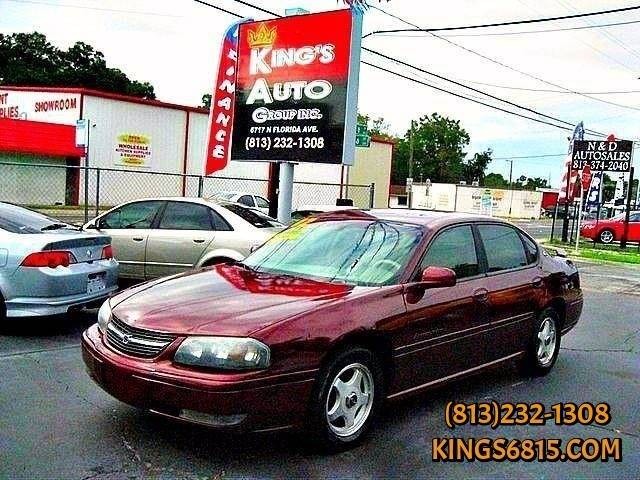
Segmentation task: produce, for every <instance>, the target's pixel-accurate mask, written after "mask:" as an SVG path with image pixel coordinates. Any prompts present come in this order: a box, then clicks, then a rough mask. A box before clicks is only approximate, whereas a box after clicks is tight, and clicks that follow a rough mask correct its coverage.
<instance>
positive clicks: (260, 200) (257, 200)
mask: <svg viewBox="0 0 640 480" xmlns="http://www.w3.org/2000/svg"><path fill="white" fill-rule="evenodd" d="M216 198H219V199H221V200H226V201H227V202H235V203H239V204H241V205H245V206H247V207H249V208H255V209H257V210H260V211H261V212H262V213H265V214H267V215H269V201H268V200H267V199H266V198H264V197H262V196H260V195H254V194H253V193H248V192H241V191H233V192H220V193H218V194H216Z"/></svg>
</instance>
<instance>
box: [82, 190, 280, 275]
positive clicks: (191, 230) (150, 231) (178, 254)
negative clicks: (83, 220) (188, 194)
mask: <svg viewBox="0 0 640 480" xmlns="http://www.w3.org/2000/svg"><path fill="white" fill-rule="evenodd" d="M83 228H84V229H85V230H92V229H97V230H99V231H100V232H104V233H106V234H107V235H109V236H110V237H111V238H112V242H113V251H114V255H115V257H116V258H117V259H118V262H119V264H120V277H122V278H127V279H134V280H145V279H151V278H156V277H162V276H166V275H173V274H176V273H181V272H185V271H187V270H190V269H192V268H197V267H203V266H209V265H213V264H216V263H222V262H227V261H230V260H242V259H244V258H245V257H246V256H247V255H248V254H249V253H251V250H252V249H254V248H256V247H259V246H260V245H262V244H263V243H264V242H266V241H267V240H268V239H269V238H271V237H272V236H273V235H274V234H276V233H277V232H279V231H280V230H282V229H283V228H284V225H282V224H281V223H279V222H278V221H277V220H274V219H273V218H271V217H268V216H267V215H265V214H264V213H262V212H260V211H256V210H253V209H250V208H247V207H246V206H244V205H240V204H238V203H232V202H226V201H213V200H206V199H202V198H184V197H170V198H167V197H164V198H163V197H158V198H145V199H140V200H135V201H132V202H129V203H125V204H122V205H119V206H117V207H115V208H112V209H111V210H109V211H108V212H106V213H104V214H102V215H100V216H98V217H97V218H95V219H93V220H91V221H90V222H89V223H87V224H86V225H85V226H84V227H83Z"/></svg>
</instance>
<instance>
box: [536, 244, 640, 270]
mask: <svg viewBox="0 0 640 480" xmlns="http://www.w3.org/2000/svg"><path fill="white" fill-rule="evenodd" d="M542 245H543V246H549V247H555V246H557V247H560V248H562V249H564V250H565V251H566V252H567V254H568V255H569V256H570V257H574V258H584V259H589V260H603V261H606V262H617V263H629V264H634V265H640V251H638V246H637V245H635V244H631V245H629V246H627V248H626V249H625V250H622V249H620V247H619V246H618V245H603V244H595V246H594V244H593V243H592V242H589V241H587V242H586V243H585V244H581V245H580V246H579V249H578V254H577V255H576V254H575V251H574V246H573V245H571V244H568V243H563V242H560V241H558V240H554V241H553V242H544V243H543V244H542ZM583 245H584V246H583Z"/></svg>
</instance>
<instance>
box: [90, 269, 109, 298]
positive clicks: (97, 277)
mask: <svg viewBox="0 0 640 480" xmlns="http://www.w3.org/2000/svg"><path fill="white" fill-rule="evenodd" d="M105 276H106V274H105V273H104V272H101V273H92V274H91V275H89V278H88V280H87V293H89V294H91V293H97V292H100V291H102V290H104V289H105V288H107V286H106V284H105Z"/></svg>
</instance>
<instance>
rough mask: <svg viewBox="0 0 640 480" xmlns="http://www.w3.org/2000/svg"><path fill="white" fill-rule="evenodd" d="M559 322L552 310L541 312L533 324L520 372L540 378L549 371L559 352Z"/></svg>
mask: <svg viewBox="0 0 640 480" xmlns="http://www.w3.org/2000/svg"><path fill="white" fill-rule="evenodd" d="M560 332H561V326H560V320H559V317H558V314H557V313H556V311H555V310H554V309H553V308H547V309H545V310H543V311H542V312H541V313H540V315H539V316H538V318H537V320H536V322H535V328H534V330H533V336H532V338H531V341H530V343H529V348H528V350H527V354H526V356H525V358H524V359H523V361H522V364H521V367H522V368H521V369H522V372H523V373H525V374H528V375H532V376H534V377H541V376H544V375H546V374H547V373H549V372H550V371H551V369H552V368H553V366H554V365H555V363H556V361H557V360H558V353H559V352H560V337H561V335H560Z"/></svg>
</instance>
